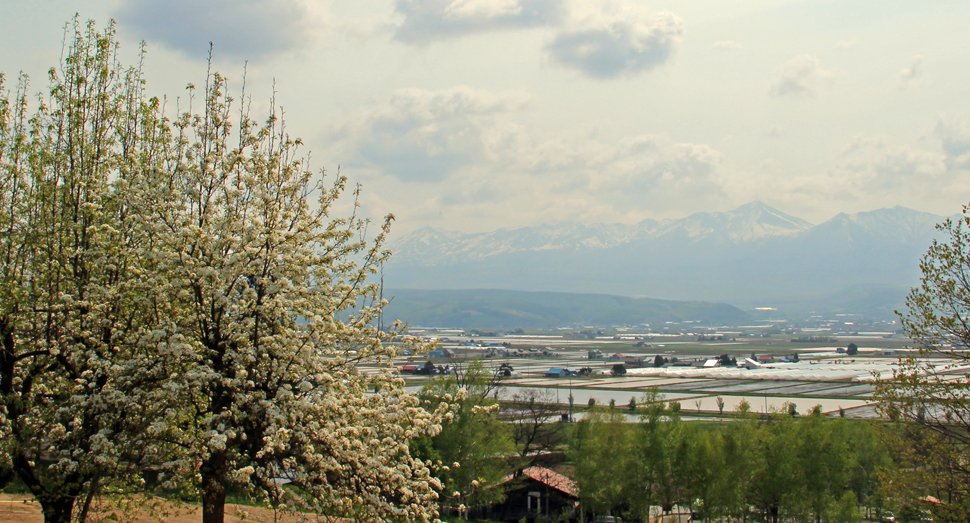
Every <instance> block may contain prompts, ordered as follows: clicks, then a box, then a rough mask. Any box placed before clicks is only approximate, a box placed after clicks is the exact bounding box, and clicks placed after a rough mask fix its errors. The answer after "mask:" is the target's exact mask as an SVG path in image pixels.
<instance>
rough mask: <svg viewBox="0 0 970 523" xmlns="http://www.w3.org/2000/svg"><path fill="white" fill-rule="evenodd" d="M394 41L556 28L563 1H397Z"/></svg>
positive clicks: (418, 40) (407, 41)
mask: <svg viewBox="0 0 970 523" xmlns="http://www.w3.org/2000/svg"><path fill="white" fill-rule="evenodd" d="M394 10H395V12H396V13H397V14H399V15H402V16H403V17H404V21H403V22H402V23H401V24H400V25H399V26H398V27H397V30H396V31H395V33H394V37H395V39H397V40H399V41H402V42H406V43H410V44H427V43H429V42H432V41H434V40H442V39H447V38H455V37H460V36H464V35H467V34H471V33H478V32H484V31H491V30H496V29H510V28H528V27H542V26H550V25H558V24H559V22H560V21H562V19H563V17H564V16H565V14H566V6H565V2H564V0H397V3H396V5H395V9H394Z"/></svg>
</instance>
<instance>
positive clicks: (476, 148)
mask: <svg viewBox="0 0 970 523" xmlns="http://www.w3.org/2000/svg"><path fill="white" fill-rule="evenodd" d="M531 103H532V102H531V101H530V99H529V98H528V97H527V96H525V95H522V94H521V93H490V92H487V91H480V90H473V89H470V88H468V87H457V88H453V89H447V90H442V91H425V90H418V89H407V90H402V91H398V92H397V93H396V94H395V95H394V97H393V99H392V100H391V101H390V103H388V104H386V105H383V106H379V107H372V108H369V109H367V110H366V111H364V112H361V113H358V114H356V115H353V116H351V117H349V118H348V120H347V123H345V124H343V125H341V126H339V127H338V128H336V129H335V130H334V131H333V133H332V134H333V137H335V138H339V139H340V140H341V142H340V143H339V144H338V145H337V146H336V149H335V150H333V151H329V152H328V153H327V154H326V156H327V157H328V158H333V159H336V160H337V161H339V162H340V163H341V164H342V165H343V166H344V168H345V169H347V171H346V172H353V173H355V176H360V177H361V178H362V179H365V180H366V183H367V187H368V191H371V190H375V188H376V191H377V193H379V194H374V195H372V198H373V202H372V203H371V205H372V206H373V208H374V209H376V210H377V211H376V212H385V211H384V210H385V209H394V210H395V212H396V213H398V214H402V213H403V216H406V217H407V219H408V220H409V221H412V223H413V221H414V220H416V221H418V222H425V223H427V222H429V221H430V222H433V223H439V224H441V223H448V222H451V223H454V224H458V223H466V222H468V221H469V217H470V216H474V217H475V218H476V221H477V222H478V223H479V226H480V227H487V226H488V225H491V226H493V227H497V226H509V225H512V224H513V223H515V222H510V221H503V220H515V221H516V222H525V223H527V222H530V221H534V220H538V221H558V220H566V219H587V220H594V221H616V220H624V219H642V218H644V217H646V216H649V215H651V214H653V213H662V212H670V213H678V212H679V211H680V208H681V206H682V205H683V202H684V201H690V202H691V203H692V205H704V204H710V205H714V204H716V203H717V202H720V201H722V200H723V198H724V195H725V189H724V187H723V184H724V176H723V175H722V173H721V172H720V171H721V164H722V156H721V154H720V153H719V152H718V151H716V150H713V149H712V148H711V147H709V146H707V145H705V144H693V143H677V142H674V141H671V140H669V139H668V138H666V137H664V136H662V135H639V136H630V137H626V138H622V139H618V140H612V141H610V140H604V139H602V138H598V137H597V136H596V133H593V132H591V131H586V130H583V129H569V130H562V131H559V132H555V133H553V134H540V133H536V132H534V131H532V130H530V129H529V128H527V127H525V126H523V125H521V124H520V123H518V122H517V121H516V120H518V118H517V116H516V115H517V114H519V112H520V111H522V110H526V109H529V108H530V106H531ZM401 202H420V204H417V205H409V206H408V208H407V209H406V210H402V204H401ZM567 202H569V203H567Z"/></svg>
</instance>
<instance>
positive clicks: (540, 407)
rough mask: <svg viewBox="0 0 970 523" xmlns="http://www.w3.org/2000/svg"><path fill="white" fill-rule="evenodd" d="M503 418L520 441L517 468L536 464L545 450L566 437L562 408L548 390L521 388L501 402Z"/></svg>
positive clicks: (553, 446) (518, 441) (517, 440)
mask: <svg viewBox="0 0 970 523" xmlns="http://www.w3.org/2000/svg"><path fill="white" fill-rule="evenodd" d="M502 417H503V419H505V420H506V421H507V422H508V423H509V424H510V425H511V426H512V433H513V436H514V437H515V441H516V442H517V443H518V444H519V456H520V458H521V463H522V465H521V467H520V469H519V470H520V471H521V470H522V469H523V468H525V467H529V466H533V465H535V464H536V462H537V461H538V459H539V457H540V456H541V455H542V454H543V453H544V452H548V451H549V450H551V449H554V448H555V447H556V446H558V445H559V444H560V443H561V442H562V440H563V437H564V436H565V430H566V424H565V423H562V421H561V417H562V413H561V408H560V406H559V404H558V403H556V401H555V398H554V397H553V395H552V391H551V390H550V389H536V388H533V389H523V390H522V391H521V392H519V393H518V394H515V395H513V396H512V398H511V400H510V401H508V402H506V403H505V404H504V405H503V408H502Z"/></svg>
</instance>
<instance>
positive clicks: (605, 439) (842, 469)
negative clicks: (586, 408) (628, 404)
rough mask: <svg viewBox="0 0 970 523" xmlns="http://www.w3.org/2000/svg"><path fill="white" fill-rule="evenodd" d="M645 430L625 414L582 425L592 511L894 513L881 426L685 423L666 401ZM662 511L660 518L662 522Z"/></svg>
mask: <svg viewBox="0 0 970 523" xmlns="http://www.w3.org/2000/svg"><path fill="white" fill-rule="evenodd" d="M640 405H642V406H643V407H642V408H641V414H640V415H639V422H637V423H628V422H627V421H628V420H627V419H626V414H625V413H624V412H622V411H620V410H618V409H616V408H610V409H600V410H594V411H592V412H591V413H589V415H588V416H586V417H585V418H584V419H583V420H581V421H579V422H578V423H576V424H575V427H574V428H573V432H572V435H571V438H570V442H569V450H568V455H569V457H570V461H571V462H572V464H573V465H574V466H575V475H576V480H577V482H578V484H579V488H580V492H581V493H582V503H583V505H584V507H585V508H586V509H587V510H590V511H591V512H592V513H596V514H612V515H618V516H625V517H626V518H629V519H633V520H646V519H647V518H648V517H650V516H651V508H652V510H653V511H654V512H653V514H652V516H654V517H656V516H657V515H660V514H663V513H670V512H671V511H674V510H675V509H676V510H678V511H681V512H683V511H686V512H689V513H693V514H694V517H695V518H699V519H702V520H704V521H720V520H731V521H747V520H757V521H766V522H769V523H777V522H778V521H815V522H820V521H831V522H843V521H846V522H848V521H859V519H860V517H861V514H860V507H861V509H862V510H864V511H865V515H866V516H868V517H869V518H879V517H880V516H881V515H882V513H883V512H884V511H885V510H886V509H887V507H888V506H889V504H888V503H887V500H886V497H885V494H884V492H883V491H882V490H881V486H882V483H881V480H880V477H881V476H880V474H883V475H884V474H885V473H886V471H888V470H890V469H891V468H892V464H893V460H892V458H891V455H890V452H889V449H888V447H887V446H886V444H885V443H884V442H883V440H882V435H881V433H880V429H879V428H878V427H876V426H874V425H873V424H871V423H867V422H862V421H857V420H846V419H842V418H836V419H830V418H827V417H825V416H823V415H822V414H821V413H819V412H818V411H816V412H814V413H812V414H809V415H808V416H805V417H798V418H796V417H793V416H791V415H790V414H788V413H787V412H779V413H772V414H768V415H760V416H759V415H755V414H751V413H746V412H742V413H741V414H740V417H739V419H737V420H736V421H732V422H727V423H724V422H720V423H708V422H685V421H682V420H681V419H680V415H679V412H678V411H677V410H675V409H671V408H669V406H665V403H664V402H663V401H662V400H661V399H660V398H658V396H657V395H656V393H651V394H648V395H647V396H646V397H645V398H643V400H642V401H641V402H640ZM658 511H659V513H658Z"/></svg>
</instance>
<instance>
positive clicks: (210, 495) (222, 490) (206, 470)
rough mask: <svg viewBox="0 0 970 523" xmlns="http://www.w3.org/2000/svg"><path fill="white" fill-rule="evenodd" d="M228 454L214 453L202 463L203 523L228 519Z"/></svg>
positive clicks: (218, 522)
mask: <svg viewBox="0 0 970 523" xmlns="http://www.w3.org/2000/svg"><path fill="white" fill-rule="evenodd" d="M225 469H226V454H225V452H217V453H213V454H212V455H211V456H209V459H207V460H205V461H204V462H203V463H202V468H201V471H200V472H201V473H202V523H224V521H225V519H226V487H225V480H226V473H225V472H226V470H225Z"/></svg>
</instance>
